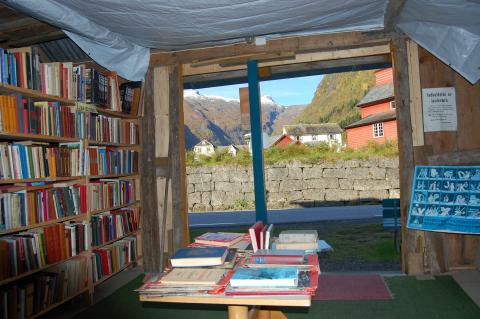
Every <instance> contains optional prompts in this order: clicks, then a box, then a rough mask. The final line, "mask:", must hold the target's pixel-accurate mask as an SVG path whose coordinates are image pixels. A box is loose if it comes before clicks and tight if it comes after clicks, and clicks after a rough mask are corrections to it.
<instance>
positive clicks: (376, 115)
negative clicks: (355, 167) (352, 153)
mask: <svg viewBox="0 0 480 319" xmlns="http://www.w3.org/2000/svg"><path fill="white" fill-rule="evenodd" d="M357 107H359V108H360V116H361V120H359V121H357V122H355V123H352V124H350V125H348V126H347V127H346V128H345V131H346V136H347V146H348V147H350V148H353V149H356V148H359V147H362V146H364V145H366V144H367V143H368V142H369V141H376V142H378V143H384V142H385V141H386V140H396V139H397V120H396V118H397V117H396V113H395V96H394V94H393V74H392V68H387V69H382V70H378V71H376V72H375V86H374V87H373V88H372V89H371V90H370V91H368V93H367V94H366V95H365V96H364V97H363V99H362V100H361V101H360V102H359V103H358V104H357Z"/></svg>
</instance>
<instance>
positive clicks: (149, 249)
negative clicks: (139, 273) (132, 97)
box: [140, 69, 160, 272]
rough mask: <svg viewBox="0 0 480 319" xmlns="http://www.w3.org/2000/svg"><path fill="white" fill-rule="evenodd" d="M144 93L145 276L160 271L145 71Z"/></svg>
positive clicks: (150, 81)
mask: <svg viewBox="0 0 480 319" xmlns="http://www.w3.org/2000/svg"><path fill="white" fill-rule="evenodd" d="M144 87H145V90H144V98H143V101H144V102H143V103H144V105H143V109H144V116H143V118H142V120H141V126H140V130H141V136H142V139H141V146H142V152H141V157H140V160H141V165H140V181H141V188H142V193H141V199H142V207H143V209H142V217H143V220H142V222H143V223H142V237H143V238H142V239H143V240H142V244H143V247H142V250H143V265H144V270H145V272H157V271H159V270H160V262H159V261H160V249H159V247H160V231H159V230H160V229H159V220H158V218H159V216H158V210H157V178H156V176H155V174H152V172H154V171H155V161H154V159H155V143H152V141H151V139H150V138H151V137H152V136H155V117H154V105H155V90H156V88H155V77H154V70H153V69H149V70H148V72H147V74H146V76H145V85H144Z"/></svg>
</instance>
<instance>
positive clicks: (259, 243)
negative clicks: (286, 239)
mask: <svg viewBox="0 0 480 319" xmlns="http://www.w3.org/2000/svg"><path fill="white" fill-rule="evenodd" d="M248 232H249V234H250V239H251V241H252V247H253V251H254V252H256V251H257V250H258V249H269V248H270V241H271V238H272V234H273V224H270V225H264V224H263V222H262V221H258V222H256V223H255V224H253V226H252V227H250V228H249V229H248Z"/></svg>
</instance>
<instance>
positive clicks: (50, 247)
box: [43, 226, 56, 264]
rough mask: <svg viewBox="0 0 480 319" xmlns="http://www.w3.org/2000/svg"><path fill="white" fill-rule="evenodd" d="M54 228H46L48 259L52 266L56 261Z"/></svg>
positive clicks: (44, 230) (44, 229)
mask: <svg viewBox="0 0 480 319" xmlns="http://www.w3.org/2000/svg"><path fill="white" fill-rule="evenodd" d="M52 229H53V228H52V226H49V227H44V228H43V232H44V237H45V246H47V258H48V263H49V264H52V263H54V262H55V261H56V259H55V247H54V244H55V238H54V237H53V232H52Z"/></svg>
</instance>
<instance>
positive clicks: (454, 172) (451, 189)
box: [407, 166, 480, 234]
mask: <svg viewBox="0 0 480 319" xmlns="http://www.w3.org/2000/svg"><path fill="white" fill-rule="evenodd" d="M407 227H408V228H413V229H419V230H429V231H438V232H451V233H464V234H480V166H417V167H416V168H415V176H414V181H413V187H412V199H411V202H410V214H409V216H408V223H407Z"/></svg>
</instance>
